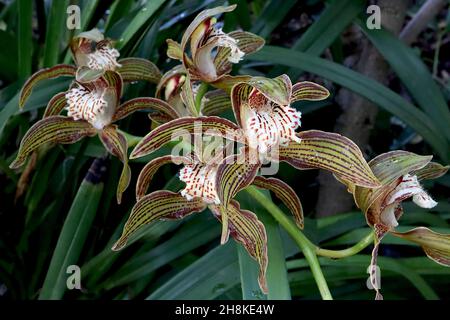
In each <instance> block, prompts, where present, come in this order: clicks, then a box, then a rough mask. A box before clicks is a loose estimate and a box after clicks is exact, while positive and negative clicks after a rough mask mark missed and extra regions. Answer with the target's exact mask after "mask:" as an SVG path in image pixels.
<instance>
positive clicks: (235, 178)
mask: <svg viewBox="0 0 450 320" xmlns="http://www.w3.org/2000/svg"><path fill="white" fill-rule="evenodd" d="M240 157H242V154H239V155H231V156H229V157H225V158H224V157H223V154H222V153H221V152H217V153H216V155H214V156H210V157H208V158H205V157H197V156H195V155H192V156H189V157H184V156H171V155H169V156H164V157H159V158H156V159H154V160H152V161H150V162H149V163H148V164H147V165H146V166H145V167H144V168H143V169H142V171H141V173H140V174H139V177H138V181H137V186H136V199H137V203H136V205H135V206H134V207H133V209H132V211H131V214H130V217H129V219H128V221H127V222H126V224H125V226H124V230H123V233H122V236H121V237H120V239H119V240H118V241H117V242H116V244H115V245H114V246H113V250H120V249H121V248H123V247H124V246H125V245H126V243H127V241H128V239H129V238H130V237H131V236H132V234H134V233H135V232H136V231H137V230H138V229H139V228H141V227H142V226H143V225H146V224H148V223H151V222H153V221H156V220H174V219H181V218H184V217H186V216H187V215H190V214H192V213H194V212H201V211H204V210H205V209H206V208H209V210H210V211H211V212H212V213H213V215H214V216H215V217H216V218H217V219H218V220H219V221H220V222H221V223H222V237H221V244H224V243H226V242H227V240H228V237H229V236H231V237H232V238H233V239H234V240H235V241H237V242H238V243H240V244H242V245H243V246H244V247H245V249H246V250H247V251H248V253H249V254H250V256H252V257H253V258H254V259H256V261H257V262H258V263H259V266H260V273H259V278H258V281H259V285H260V287H261V290H262V291H263V292H264V293H267V291H268V289H267V284H266V278H265V273H266V268H267V236H266V231H265V228H264V225H263V224H262V223H261V222H260V221H259V220H258V218H257V216H256V215H255V214H254V213H253V212H250V211H248V210H243V209H241V208H240V205H239V203H238V202H237V201H235V200H233V198H234V196H235V195H236V194H237V193H238V192H239V191H240V190H242V189H244V188H245V187H247V186H249V185H250V184H253V185H256V186H257V187H260V188H264V189H268V190H271V191H272V192H274V194H275V195H276V196H277V197H278V198H280V200H282V201H283V202H284V203H285V205H286V206H287V207H288V208H289V209H290V210H291V212H292V213H293V215H294V218H295V221H296V223H297V225H298V226H299V228H303V211H302V206H301V203H300V200H299V199H298V197H297V195H296V193H295V192H294V190H292V188H291V187H289V186H288V185H287V184H285V183H284V182H283V181H281V180H278V179H275V178H270V179H266V178H264V177H259V176H256V173H257V171H258V169H259V167H260V164H259V163H254V164H251V163H249V161H245V159H241V158H240ZM167 163H176V164H183V165H184V166H183V168H182V169H181V170H180V173H179V179H180V180H181V181H183V182H185V184H186V186H185V187H184V189H183V190H181V192H178V193H175V192H171V191H167V190H160V191H155V192H152V193H150V194H147V195H145V194H146V191H147V189H148V186H149V184H150V182H151V180H152V178H153V176H154V174H155V173H156V171H157V170H158V169H159V168H160V167H161V166H163V165H164V164H167Z"/></svg>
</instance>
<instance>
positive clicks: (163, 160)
mask: <svg viewBox="0 0 450 320" xmlns="http://www.w3.org/2000/svg"><path fill="white" fill-rule="evenodd" d="M168 163H174V164H186V163H191V160H190V159H189V158H187V157H178V156H172V155H168V156H164V157H158V158H155V159H153V160H152V161H150V162H149V163H147V164H146V165H145V166H144V168H142V171H141V173H139V177H138V179H137V183H136V200H137V201H139V200H140V199H141V198H142V197H143V196H145V194H146V193H147V189H148V186H149V185H150V183H151V181H152V179H153V176H154V175H155V173H156V171H158V170H159V168H161V167H162V166H163V165H165V164H168Z"/></svg>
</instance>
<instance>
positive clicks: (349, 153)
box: [113, 9, 379, 292]
mask: <svg viewBox="0 0 450 320" xmlns="http://www.w3.org/2000/svg"><path fill="white" fill-rule="evenodd" d="M220 10H223V9H220ZM216 12H218V11H217V10H214V9H212V10H210V11H208V12H207V13H205V12H202V13H200V14H199V15H198V17H201V18H198V19H197V18H196V19H197V20H198V21H202V20H203V19H206V18H205V17H210V16H211V15H213V14H217V13H216ZM220 12H224V11H220ZM197 23H198V22H195V23H192V24H191V26H193V25H195V26H196V27H197ZM208 23H209V22H208ZM206 25H208V24H206ZM188 29H189V28H188ZM191 29H194V28H193V27H192V28H191ZM202 32H203V31H202ZM186 34H189V32H187V33H186ZM186 34H185V36H184V37H183V39H185V38H186ZM194 34H195V33H194ZM200 34H201V33H200ZM205 34H208V33H205ZM194 38H195V37H194ZM191 41H192V39H191ZM183 43H184V42H183V41H182V47H183ZM171 45H172V48H171ZM183 48H184V47H183ZM171 49H173V43H170V42H169V53H168V55H169V56H172V57H173V54H171ZM228 49H229V48H228ZM191 50H192V48H191ZM208 53H209V54H210V52H208ZM184 66H185V68H186V69H184V68H182V67H180V66H177V67H175V68H173V69H172V70H170V71H169V72H167V73H166V74H165V75H164V76H163V77H162V79H161V81H160V83H159V84H158V87H157V93H156V94H157V96H160V95H161V93H162V92H163V90H164V99H165V100H166V101H167V102H168V103H169V104H171V105H172V107H173V108H174V109H176V110H177V111H178V112H179V114H182V115H183V116H182V117H180V118H178V119H174V120H171V121H169V122H166V123H164V124H162V125H160V126H158V127H157V128H155V129H154V130H152V131H151V132H150V133H149V134H148V135H147V136H145V137H144V138H143V139H142V140H141V141H140V142H139V143H138V144H137V145H136V147H135V148H134V150H133V151H132V152H131V155H130V159H134V158H139V157H143V156H146V155H148V154H151V153H152V152H154V151H156V150H157V149H159V148H160V147H162V146H163V145H164V144H166V143H168V142H170V141H171V140H173V139H175V138H177V137H180V136H184V135H185V134H188V135H198V134H200V135H202V134H205V135H213V136H219V137H222V138H225V139H230V140H235V141H238V142H241V143H243V144H244V147H242V148H241V149H240V151H241V152H240V153H239V154H237V155H231V156H228V157H223V159H222V161H217V160H218V159H217V157H206V158H205V157H199V156H198V155H191V156H187V157H186V156H164V157H159V158H156V159H154V160H152V161H150V162H149V163H148V164H147V165H146V166H145V167H144V168H143V170H142V171H141V173H140V175H139V178H138V182H137V186H136V198H137V203H136V205H135V206H134V208H133V209H132V212H131V215H130V217H129V219H128V221H127V223H126V224H125V227H124V230H123V233H122V236H121V237H120V239H119V240H118V241H117V242H116V244H115V245H114V247H113V249H114V250H119V249H121V248H123V247H124V246H125V245H126V243H127V241H128V239H129V238H130V237H131V236H132V235H133V234H134V233H135V232H136V231H137V230H138V229H139V228H140V227H142V226H143V225H145V224H148V223H151V222H153V221H155V220H159V219H163V220H164V219H180V218H183V217H185V216H186V215H188V214H191V213H193V212H200V211H203V210H204V209H205V208H206V207H208V208H209V210H210V211H211V212H212V213H213V214H214V216H215V217H216V218H217V219H219V220H220V221H221V223H222V237H221V243H225V242H226V241H227V239H228V237H229V235H231V236H232V237H233V238H234V239H235V240H236V241H237V242H240V243H242V244H244V246H245V248H246V249H247V251H248V252H249V254H250V255H251V256H252V257H254V258H255V259H256V260H257V261H258V262H259V264H260V276H259V284H260V287H261V290H262V291H263V292H267V287H266V284H265V283H266V281H265V269H266V265H267V256H266V255H267V243H266V241H267V240H266V234H265V228H264V226H263V225H262V224H261V223H260V222H259V220H258V219H257V217H256V215H255V214H254V213H252V212H250V211H246V210H242V209H240V206H239V204H238V203H237V202H236V201H235V200H233V198H234V196H235V195H236V194H237V193H238V191H240V190H243V189H245V188H246V187H247V186H249V185H255V186H257V187H260V188H264V189H268V190H271V191H272V192H273V193H274V194H275V195H276V196H277V197H278V198H280V199H281V200H282V201H283V202H284V203H285V204H286V206H287V207H288V208H289V209H290V210H291V212H292V213H293V216H294V218H295V221H296V224H297V226H298V227H299V228H303V212H302V208H301V203H300V200H299V199H298V196H297V195H296V194H295V192H294V191H293V190H292V188H291V187H289V186H288V185H287V184H286V183H284V182H283V181H281V180H278V179H275V178H265V177H263V176H261V175H258V171H259V168H260V167H261V161H260V159H261V158H265V157H266V156H267V153H268V152H269V151H275V150H276V151H278V152H279V154H278V153H277V154H276V156H277V157H271V160H273V161H277V160H278V156H279V157H280V159H281V160H282V161H286V162H288V163H291V164H292V165H293V166H295V167H297V168H300V169H311V168H322V169H326V170H329V171H331V172H333V173H335V174H336V175H338V176H340V177H342V178H347V179H349V180H350V181H352V182H354V183H355V184H356V185H361V186H365V187H369V188H371V187H377V186H379V182H378V181H377V179H376V178H375V176H374V175H373V174H372V172H371V170H370V168H369V166H368V164H367V163H366V162H365V160H364V158H363V156H362V154H361V151H360V150H359V148H358V147H357V146H356V145H355V144H354V143H353V142H352V141H350V140H349V139H347V138H345V137H343V136H341V135H338V134H333V133H326V132H321V131H314V130H313V131H307V132H302V133H296V129H297V128H298V127H299V126H300V112H298V111H297V110H296V109H294V108H293V107H291V103H294V102H296V101H298V100H310V101H317V100H323V99H326V98H327V97H328V96H329V92H328V90H327V89H325V88H324V87H322V86H320V85H318V84H315V83H312V82H299V83H297V84H295V85H294V86H293V85H292V83H291V81H290V79H289V77H287V76H286V75H282V76H280V77H277V78H275V79H268V78H263V77H248V76H246V77H244V78H240V79H239V80H238V79H235V80H233V81H234V86H233V87H232V90H231V99H230V95H229V94H227V93H226V92H225V91H222V90H220V89H219V90H214V91H210V92H207V93H206V94H205V96H204V97H202V100H201V105H200V106H198V105H196V102H195V101H196V100H197V96H196V95H197V93H196V92H195V91H196V90H193V89H192V87H193V82H194V81H198V80H201V81H211V79H204V78H202V77H199V76H198V74H199V73H195V72H192V69H189V67H192V65H188V66H187V65H186V64H184ZM203 76H204V75H203ZM229 83H233V82H229ZM230 100H231V101H230ZM199 107H200V108H199ZM225 108H228V109H229V108H232V110H233V111H234V114H235V118H236V120H237V123H238V125H236V124H234V123H233V122H231V121H229V120H226V119H223V118H220V117H217V116H214V115H216V114H218V113H219V112H218V111H219V110H220V111H222V110H224V109H225ZM324 150H325V151H324ZM255 152H256V154H257V156H256V157H255V156H253V155H254V153H255ZM219 154H220V152H219ZM170 162H174V163H177V164H180V163H182V164H184V167H183V168H182V169H181V171H180V174H179V179H180V180H181V181H182V182H184V183H185V184H186V186H185V188H184V189H183V190H181V192H179V193H174V192H171V191H168V190H162V191H155V192H152V193H150V194H147V195H146V191H147V189H148V186H149V184H150V181H151V179H152V177H153V175H154V174H155V172H156V171H157V170H158V168H159V167H161V166H162V165H164V164H167V163H170Z"/></svg>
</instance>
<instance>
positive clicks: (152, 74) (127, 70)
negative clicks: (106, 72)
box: [117, 58, 161, 84]
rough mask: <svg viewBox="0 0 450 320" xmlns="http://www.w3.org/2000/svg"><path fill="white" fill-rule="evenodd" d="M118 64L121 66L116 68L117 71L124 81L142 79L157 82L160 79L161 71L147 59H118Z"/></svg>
mask: <svg viewBox="0 0 450 320" xmlns="http://www.w3.org/2000/svg"><path fill="white" fill-rule="evenodd" d="M119 64H120V65H121V67H120V68H118V69H117V72H118V73H120V75H121V76H122V79H123V81H125V82H131V81H139V80H143V81H147V82H150V83H155V84H157V83H159V81H160V79H161V71H159V69H158V67H157V66H156V65H155V64H154V63H153V62H151V61H149V60H147V59H142V58H125V59H120V60H119Z"/></svg>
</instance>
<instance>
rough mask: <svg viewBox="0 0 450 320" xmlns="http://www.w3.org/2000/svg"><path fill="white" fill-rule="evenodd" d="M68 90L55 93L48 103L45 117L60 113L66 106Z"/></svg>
mask: <svg viewBox="0 0 450 320" xmlns="http://www.w3.org/2000/svg"><path fill="white" fill-rule="evenodd" d="M66 104H67V103H66V92H60V93H57V94H55V95H54V96H53V97H52V98H51V99H50V101H49V102H48V104H47V107H46V108H45V111H44V116H43V118H48V117H50V116H57V115H59V114H60V113H61V112H62V111H63V110H64V107H65V106H66Z"/></svg>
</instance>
